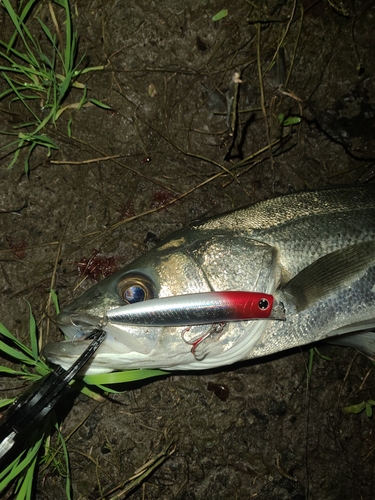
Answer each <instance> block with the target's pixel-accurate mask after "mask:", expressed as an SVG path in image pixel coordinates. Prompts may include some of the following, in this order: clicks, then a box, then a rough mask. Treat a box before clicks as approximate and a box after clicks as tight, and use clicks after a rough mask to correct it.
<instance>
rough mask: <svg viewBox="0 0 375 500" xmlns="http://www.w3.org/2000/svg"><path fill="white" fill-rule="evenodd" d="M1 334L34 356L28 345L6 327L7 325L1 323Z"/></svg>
mask: <svg viewBox="0 0 375 500" xmlns="http://www.w3.org/2000/svg"><path fill="white" fill-rule="evenodd" d="M0 334H1V335H3V337H5V338H7V339H8V340H10V341H11V342H13V343H14V344H15V345H16V346H17V347H18V348H19V349H21V350H22V351H23V352H24V353H25V354H26V355H27V356H28V357H29V358H31V357H32V352H31V350H30V349H29V348H28V347H26V346H25V345H24V344H23V343H22V342H20V341H19V340H18V339H17V338H16V337H15V336H14V335H13V334H12V333H10V331H9V330H8V329H7V328H5V326H4V325H3V324H2V323H0Z"/></svg>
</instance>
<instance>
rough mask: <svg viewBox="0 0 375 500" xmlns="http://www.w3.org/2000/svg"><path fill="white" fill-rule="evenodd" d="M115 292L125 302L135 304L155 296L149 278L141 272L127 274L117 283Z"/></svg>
mask: <svg viewBox="0 0 375 500" xmlns="http://www.w3.org/2000/svg"><path fill="white" fill-rule="evenodd" d="M117 293H118V294H119V295H120V297H121V299H122V300H123V301H124V302H126V303H127V304H135V303H136V302H143V301H144V300H148V299H152V298H154V296H155V287H154V285H153V283H152V282H151V280H149V279H148V278H147V277H146V276H144V275H142V274H138V273H137V274H128V275H127V276H125V277H124V278H123V279H122V280H121V281H119V283H118V285H117Z"/></svg>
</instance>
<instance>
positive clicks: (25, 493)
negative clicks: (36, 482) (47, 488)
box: [16, 456, 38, 500]
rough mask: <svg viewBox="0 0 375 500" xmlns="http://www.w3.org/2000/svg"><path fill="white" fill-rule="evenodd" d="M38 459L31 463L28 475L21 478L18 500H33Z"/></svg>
mask: <svg viewBox="0 0 375 500" xmlns="http://www.w3.org/2000/svg"><path fill="white" fill-rule="evenodd" d="M37 460H38V457H37V456H36V457H34V460H33V461H32V462H31V463H30V465H29V467H28V469H27V471H26V475H25V476H24V477H22V478H20V480H19V482H18V485H17V488H16V492H17V500H31V493H32V489H33V476H34V471H35V467H36V464H37Z"/></svg>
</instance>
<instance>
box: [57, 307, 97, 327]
mask: <svg viewBox="0 0 375 500" xmlns="http://www.w3.org/2000/svg"><path fill="white" fill-rule="evenodd" d="M56 321H57V324H58V325H59V327H60V328H64V327H67V326H70V327H71V326H73V327H75V328H79V329H82V330H84V329H88V330H92V329H93V328H95V327H97V326H98V325H100V324H101V323H102V321H103V318H100V317H99V316H93V315H90V314H86V313H79V312H78V313H77V312H73V311H63V312H61V313H60V314H59V315H58V316H57V319H56Z"/></svg>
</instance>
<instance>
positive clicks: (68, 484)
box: [55, 423, 71, 500]
mask: <svg viewBox="0 0 375 500" xmlns="http://www.w3.org/2000/svg"><path fill="white" fill-rule="evenodd" d="M55 427H56V430H57V433H58V436H59V441H60V443H61V447H62V450H63V454H64V460H65V468H66V484H65V493H66V498H67V499H68V500H71V473H70V464H69V454H68V449H67V447H66V443H65V439H64V437H63V435H62V434H61V432H60V429H59V425H58V424H57V423H56V424H55Z"/></svg>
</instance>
